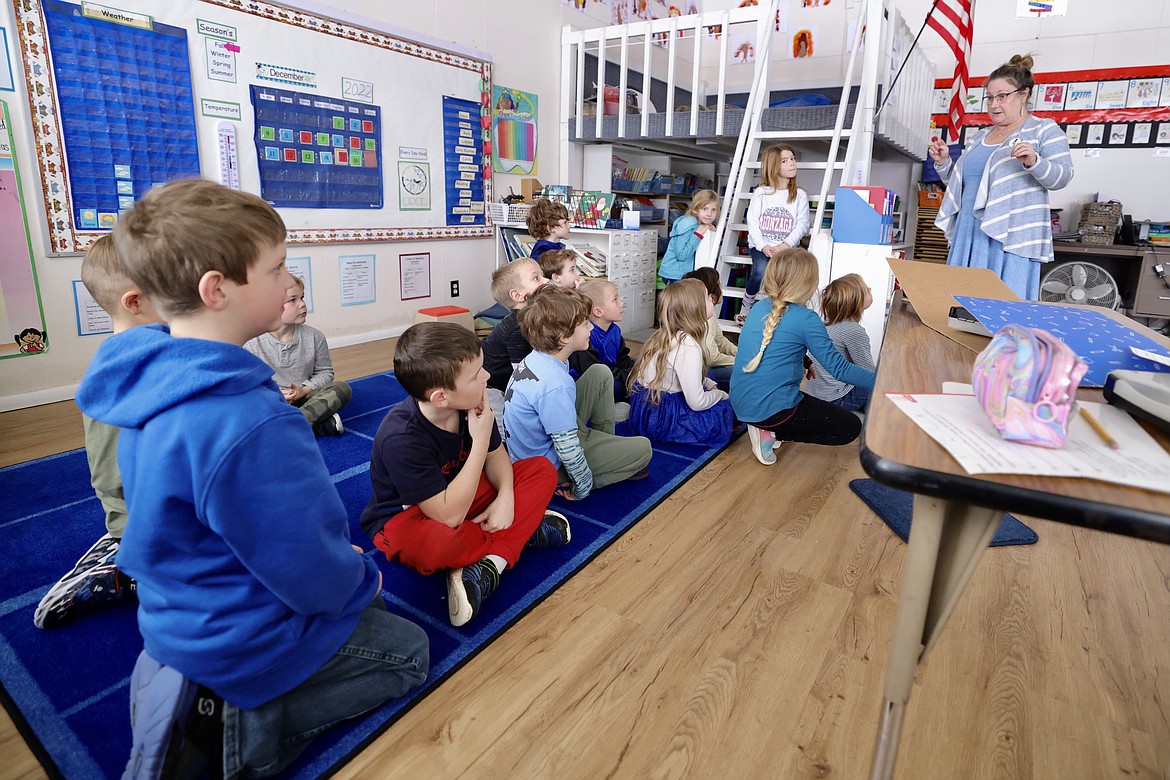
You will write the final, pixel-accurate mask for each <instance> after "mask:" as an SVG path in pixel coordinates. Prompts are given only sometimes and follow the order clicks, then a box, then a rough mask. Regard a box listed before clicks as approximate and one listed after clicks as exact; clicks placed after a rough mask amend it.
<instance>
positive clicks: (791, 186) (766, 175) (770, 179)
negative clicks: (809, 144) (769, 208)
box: [760, 144, 796, 203]
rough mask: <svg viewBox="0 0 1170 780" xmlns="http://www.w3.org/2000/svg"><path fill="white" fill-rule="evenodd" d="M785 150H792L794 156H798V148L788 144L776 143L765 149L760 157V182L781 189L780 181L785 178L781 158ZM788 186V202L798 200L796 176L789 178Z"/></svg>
mask: <svg viewBox="0 0 1170 780" xmlns="http://www.w3.org/2000/svg"><path fill="white" fill-rule="evenodd" d="M784 152H791V153H792V156H793V158H795V157H796V150H795V149H793V148H792V147H791V146H789V145H788V144H775V145H774V146H769V147H768V148H767V149H765V150H764V154H763V156H761V157H760V184H761V185H763V186H765V187H771V188H772V189H779V188H780V182H781V180H782V179H783V178H784V177H783V176H781V175H780V158H781V157H782V156H783V154H784ZM786 186H787V187H788V202H789V203H791V202H792V201H794V200H796V177H795V176H793V177H792V178H791V179H789V180H788V183H787V185H786Z"/></svg>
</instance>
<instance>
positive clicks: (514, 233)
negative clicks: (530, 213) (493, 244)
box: [500, 228, 536, 262]
mask: <svg viewBox="0 0 1170 780" xmlns="http://www.w3.org/2000/svg"><path fill="white" fill-rule="evenodd" d="M500 241H501V242H502V243H503V245H504V254H506V255H507V256H508V262H512V261H513V260H516V259H517V258H521V257H531V256H532V247H534V246H535V245H536V239H535V238H533V237H532V236H531V235H530V234H529V233H528V232H527V231H526V230H524V229H523V228H501V229H500Z"/></svg>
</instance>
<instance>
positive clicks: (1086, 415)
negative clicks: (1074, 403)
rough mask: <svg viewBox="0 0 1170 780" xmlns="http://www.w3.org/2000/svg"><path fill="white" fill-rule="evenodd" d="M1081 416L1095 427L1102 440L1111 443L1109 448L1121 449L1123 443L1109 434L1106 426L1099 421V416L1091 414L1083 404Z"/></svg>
mask: <svg viewBox="0 0 1170 780" xmlns="http://www.w3.org/2000/svg"><path fill="white" fill-rule="evenodd" d="M1081 416H1082V417H1084V418H1085V422H1087V423H1088V424H1089V425H1090V426H1091V427H1092V428H1093V430H1094V431H1096V432H1097V435H1098V436H1100V437H1101V441H1103V442H1105V443H1106V444H1108V445H1109V449H1111V450H1119V449H1121V445H1119V444H1118V443H1117V440H1116V439H1114V438H1113V437H1112V436H1110V435H1109V431H1107V430H1105V426H1103V425H1101V423H1099V422H1097V418H1096V417H1094V416H1093V415H1091V414H1089V410H1088V409H1086V408H1085V407H1083V406H1082V407H1081Z"/></svg>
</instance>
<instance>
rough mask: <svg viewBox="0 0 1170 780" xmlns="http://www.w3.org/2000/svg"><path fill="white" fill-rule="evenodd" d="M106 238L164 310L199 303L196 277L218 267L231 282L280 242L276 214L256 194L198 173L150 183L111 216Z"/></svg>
mask: <svg viewBox="0 0 1170 780" xmlns="http://www.w3.org/2000/svg"><path fill="white" fill-rule="evenodd" d="M112 235H113V237H114V246H115V247H116V248H117V250H118V257H119V258H121V260H122V264H123V266H125V268H126V275H127V276H129V277H130V279H131V280H133V281H134V282H135V283H136V284H137V285H138V288H139V291H140V292H142V293H143V295H145V296H146V297H147V298H149V299H150V301H151V303H153V304H154V306H155V308H156V309H158V310H159V311H160V312H161V313H162V314H164V315H165V316H168V317H174V316H182V315H186V314H191V313H193V312H196V311H199V310H200V309H201V308H202V307H203V299H202V298H201V297H200V294H199V282H200V280H201V279H202V278H203V275H204V274H206V273H207V272H208V271H219V272H220V273H222V274H223V275H224V277H225V278H226V279H229V280H230V281H233V282H235V283H236V284H241V285H242V284H247V283H248V270H249V269H250V268H251V267H252V266H253V265H255V264H256V261H257V260H258V259H259V257H260V253H261V252H262V251H265V250H268V249H273V248H275V247H277V246H279V245H280V244H282V243H283V242H284V239H285V227H284V220H282V219H281V218H280V215H279V214H277V213H276V211H275V210H274V209H273V208H272V206H270V205H268V204H267V203H265V202H264V201H263V200H261V199H260V198H259V197H258V196H256V195H252V194H250V193H247V192H242V191H239V190H233V189H231V188H229V187H224V186H223V185H221V184H216V183H214V182H210V181H206V180H204V179H179V180H177V181H172V182H168V183H167V184H163V185H161V186H158V187H154V188H152V189H151V190H150V191H149V192H148V193H146V194H145V195H143V196H142V198H141V199H139V201H138V202H137V203H135V204H134V208H132V209H130V210H129V211H127V212H126V213H125V214H123V215H122V217H121V218H120V219H119V220H118V223H117V224H116V225H115V226H114V230H113V234H112Z"/></svg>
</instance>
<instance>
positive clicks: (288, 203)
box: [252, 85, 382, 209]
mask: <svg viewBox="0 0 1170 780" xmlns="http://www.w3.org/2000/svg"><path fill="white" fill-rule="evenodd" d="M252 107H253V109H254V110H255V113H256V127H255V133H254V138H255V141H256V160H257V164H258V165H259V168H260V197H262V198H264V200H266V201H268V202H269V203H271V204H272V205H273V206H278V207H284V208H310V209H380V208H382V141H381V138H382V123H381V109H380V108H378V107H377V106H371V105H368V104H364V103H354V102H352V101H349V100H342V99H340V98H333V97H327V96H325V95H314V94H308V93H303V92H291V91H289V90H284V89H273V88H271V87H259V86H255V85H253V86H252Z"/></svg>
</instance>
